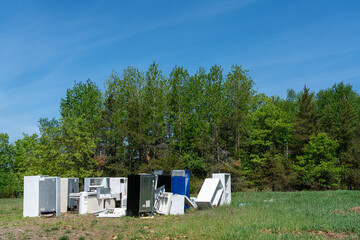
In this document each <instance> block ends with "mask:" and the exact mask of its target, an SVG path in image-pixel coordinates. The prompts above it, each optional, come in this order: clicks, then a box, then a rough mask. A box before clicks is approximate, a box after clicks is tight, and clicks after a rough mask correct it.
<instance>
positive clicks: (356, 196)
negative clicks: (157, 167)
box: [0, 191, 360, 239]
mask: <svg viewBox="0 0 360 240" xmlns="http://www.w3.org/2000/svg"><path fill="white" fill-rule="evenodd" d="M232 197H233V199H232V203H231V205H230V206H225V207H218V208H215V209H211V210H207V211H199V210H197V209H193V210H191V211H189V212H187V213H186V214H185V215H183V216H159V215H158V216H156V217H154V218H132V217H124V218H120V219H119V218H112V219H110V218H96V217H95V216H92V215H86V216H80V215H77V214H63V215H61V216H60V217H58V218H22V199H0V239H1V238H2V239H44V238H49V239H360V208H357V207H360V191H327V192H288V193H283V192H257V193H254V192H239V193H235V194H233V196H232ZM269 200H270V201H269Z"/></svg>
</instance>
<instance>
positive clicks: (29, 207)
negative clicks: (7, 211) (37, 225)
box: [23, 176, 40, 217]
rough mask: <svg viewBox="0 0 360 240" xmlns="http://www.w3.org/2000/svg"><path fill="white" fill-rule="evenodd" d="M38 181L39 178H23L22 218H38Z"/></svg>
mask: <svg viewBox="0 0 360 240" xmlns="http://www.w3.org/2000/svg"><path fill="white" fill-rule="evenodd" d="M39 180H40V176H25V177H24V199H23V201H24V202H23V216H24V217H38V216H39Z"/></svg>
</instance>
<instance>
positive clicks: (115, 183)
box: [23, 170, 231, 217]
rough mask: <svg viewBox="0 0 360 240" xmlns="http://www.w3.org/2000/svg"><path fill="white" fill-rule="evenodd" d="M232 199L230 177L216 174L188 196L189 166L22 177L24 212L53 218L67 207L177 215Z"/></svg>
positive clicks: (97, 211) (116, 214) (118, 213)
mask: <svg viewBox="0 0 360 240" xmlns="http://www.w3.org/2000/svg"><path fill="white" fill-rule="evenodd" d="M230 203H231V176H230V174H228V173H213V174H212V178H206V179H205V181H204V183H203V185H202V187H201V190H200V192H199V194H198V196H197V198H195V197H190V171H189V170H173V171H172V172H171V173H170V172H166V171H154V172H153V173H152V174H131V175H128V177H95V178H85V179H84V191H83V192H79V179H78V178H60V177H49V176H42V175H39V176H25V177H24V203H23V216H24V217H39V216H41V217H53V216H59V215H60V214H61V213H66V212H68V211H76V212H77V213H79V214H87V213H91V214H94V215H96V216H98V217H123V216H148V215H155V214H164V215H169V214H170V215H179V214H184V212H185V211H186V210H187V209H188V208H198V209H200V210H203V209H207V208H214V207H217V206H219V205H223V204H230Z"/></svg>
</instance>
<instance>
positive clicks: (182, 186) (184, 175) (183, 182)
mask: <svg viewBox="0 0 360 240" xmlns="http://www.w3.org/2000/svg"><path fill="white" fill-rule="evenodd" d="M171 192H172V193H173V194H179V195H185V196H187V197H188V198H190V170H172V172H171ZM188 208H189V206H186V205H185V210H187V209H188Z"/></svg>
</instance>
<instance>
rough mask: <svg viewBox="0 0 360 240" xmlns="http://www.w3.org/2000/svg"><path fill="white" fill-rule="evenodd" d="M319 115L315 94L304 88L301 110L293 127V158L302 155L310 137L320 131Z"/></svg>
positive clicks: (300, 103)
mask: <svg viewBox="0 0 360 240" xmlns="http://www.w3.org/2000/svg"><path fill="white" fill-rule="evenodd" d="M318 127H319V126H318V114H317V109H316V106H315V99H314V93H310V89H309V88H307V87H306V86H304V91H303V92H302V93H301V95H300V97H299V110H298V111H297V113H296V117H295V120H294V122H293V125H292V151H293V156H297V155H302V154H303V150H304V147H305V145H306V144H307V143H308V142H309V140H310V136H311V135H312V134H316V133H317V131H318Z"/></svg>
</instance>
